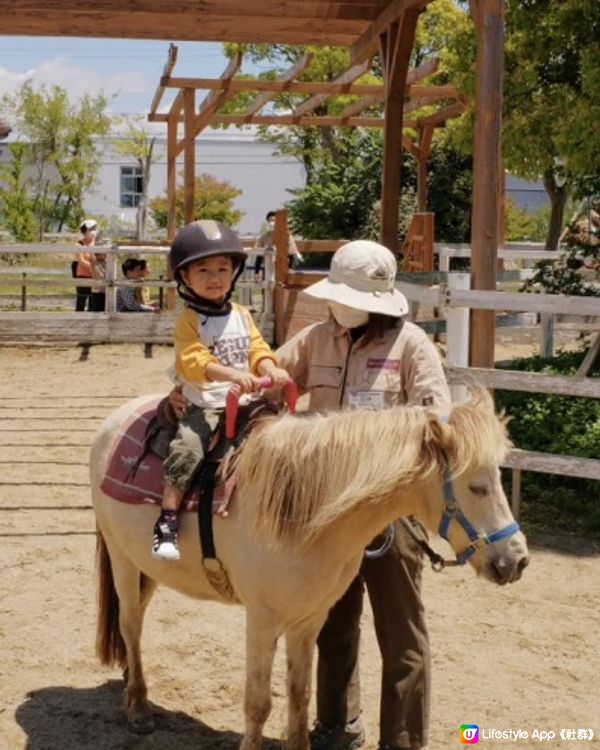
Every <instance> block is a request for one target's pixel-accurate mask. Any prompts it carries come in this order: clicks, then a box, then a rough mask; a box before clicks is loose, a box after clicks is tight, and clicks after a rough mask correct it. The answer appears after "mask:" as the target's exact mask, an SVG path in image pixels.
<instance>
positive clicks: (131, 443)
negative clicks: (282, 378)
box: [100, 398, 279, 515]
mask: <svg viewBox="0 0 600 750" xmlns="http://www.w3.org/2000/svg"><path fill="white" fill-rule="evenodd" d="M278 413H279V407H278V405H277V404H276V403H274V402H272V401H269V400H267V399H265V398H260V399H257V400H255V401H252V402H250V403H249V404H247V405H245V406H240V408H239V412H238V415H237V420H236V437H235V438H234V439H233V440H230V439H228V438H226V437H225V419H224V416H223V417H222V418H221V420H220V421H219V425H218V426H217V429H216V430H215V433H214V435H213V439H212V441H211V446H210V448H209V451H208V453H207V456H206V458H205V460H204V462H203V464H202V466H201V467H200V468H199V471H198V473H197V476H196V477H195V478H194V481H193V482H192V485H191V488H190V491H189V492H188V494H187V495H186V497H185V498H184V500H183V503H182V505H181V511H197V510H198V504H199V500H200V497H201V496H203V497H206V494H207V493H206V490H208V489H210V487H205V484H206V482H205V480H206V479H207V478H208V477H207V476H206V474H207V472H208V471H209V470H210V471H209V473H210V474H212V479H214V482H209V484H212V486H213V487H214V490H215V492H214V494H213V497H212V498H211V499H210V500H211V502H210V506H211V511H212V513H217V514H218V515H226V510H227V504H228V502H229V498H230V497H231V494H232V492H233V489H234V488H235V463H236V462H235V454H236V451H237V450H238V449H239V447H240V445H241V444H242V443H243V441H244V440H245V439H246V437H247V436H248V435H249V434H250V432H251V430H252V429H253V428H254V427H255V426H256V425H257V424H258V422H259V421H260V420H261V419H262V418H264V417H265V416H272V415H275V414H278ZM176 429H177V420H176V418H175V416H174V414H173V412H172V410H171V407H170V405H169V403H168V399H163V400H162V401H161V400H158V399H156V400H154V401H151V402H150V403H146V404H144V405H143V406H142V407H140V408H139V409H138V410H137V411H136V412H135V413H134V414H133V415H132V417H131V418H130V419H129V421H128V422H127V423H126V424H125V425H124V427H123V429H122V430H121V432H120V434H119V435H118V437H117V439H116V441H115V445H114V447H113V450H112V453H111V456H110V459H109V461H108V466H107V469H106V473H105V476H104V478H103V480H102V483H101V485H100V489H101V490H102V492H104V493H105V494H106V495H108V496H109V497H112V498H113V499H114V500H117V501H119V502H122V503H129V504H133V505H142V504H148V505H156V506H159V505H160V503H161V500H162V496H163V489H164V483H163V473H162V464H163V461H164V459H165V458H166V456H167V453H168V449H169V443H170V442H171V440H172V439H173V437H174V435H175V430H176ZM224 458H227V461H226V462H224V461H223V459H224ZM221 465H223V466H224V467H226V471H224V472H223V475H222V476H221V473H220V472H219V469H220V468H221Z"/></svg>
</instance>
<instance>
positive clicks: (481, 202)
mask: <svg viewBox="0 0 600 750" xmlns="http://www.w3.org/2000/svg"><path fill="white" fill-rule="evenodd" d="M471 11H472V14H473V17H474V20H475V29H476V33H477V61H476V86H475V93H476V97H475V100H476V107H475V150H474V158H473V210H472V228H471V246H472V253H471V287H472V288H473V289H493V290H495V289H496V264H497V255H498V253H497V249H498V238H499V209H498V196H499V181H500V175H499V161H500V160H499V158H498V154H499V153H500V138H501V130H502V81H503V72H504V0H471ZM495 329H496V314H495V312H494V311H493V310H473V312H472V313H471V354H470V364H471V365H472V366H474V367H493V366H494V339H495Z"/></svg>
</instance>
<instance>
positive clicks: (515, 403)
mask: <svg viewBox="0 0 600 750" xmlns="http://www.w3.org/2000/svg"><path fill="white" fill-rule="evenodd" d="M582 359H583V352H563V353H561V354H559V355H557V356H556V357H552V358H548V359H544V358H542V357H531V358H529V359H519V360H513V361H512V362H510V363H509V365H507V366H505V367H508V368H509V369H511V370H521V371H527V372H545V373H548V374H560V375H573V374H574V373H575V372H576V370H577V368H578V366H579V364H580V363H581V360H582ZM590 376H591V377H600V363H598V364H597V365H596V367H595V369H594V370H593V371H592V373H590ZM496 403H497V406H498V407H499V408H502V409H505V410H506V412H507V413H508V414H509V415H510V416H511V421H510V423H509V430H510V435H511V437H512V439H513V441H514V442H515V444H516V445H517V446H518V447H519V448H522V449H523V450H533V451H542V452H545V453H554V454H564V455H569V456H579V457H583V458H598V457H599V456H600V401H598V400H596V399H592V398H578V397H572V396H557V395H549V394H539V393H526V392H519V391H497V392H496ZM523 499H524V501H525V502H526V503H527V504H528V512H527V516H528V519H529V520H532V521H534V522H536V523H537V524H541V525H543V526H547V525H548V521H549V520H550V519H554V520H557V519H561V522H564V524H567V525H568V527H569V528H571V529H576V530H580V531H587V532H594V533H600V483H599V482H597V481H594V480H585V479H576V478H572V477H561V476H558V475H554V474H538V473H534V472H525V473H524V475H523ZM553 530H554V531H556V530H557V528H556V524H555V523H554V521H553Z"/></svg>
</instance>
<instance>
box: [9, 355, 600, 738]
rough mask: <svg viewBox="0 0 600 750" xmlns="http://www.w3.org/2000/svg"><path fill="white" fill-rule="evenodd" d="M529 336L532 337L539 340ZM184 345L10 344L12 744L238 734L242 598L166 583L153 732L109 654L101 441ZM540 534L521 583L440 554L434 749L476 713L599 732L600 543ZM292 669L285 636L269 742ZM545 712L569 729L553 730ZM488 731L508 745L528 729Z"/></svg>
mask: <svg viewBox="0 0 600 750" xmlns="http://www.w3.org/2000/svg"><path fill="white" fill-rule="evenodd" d="M509 343H510V342H509ZM522 347H523V351H522V352H521V351H520V350H519V353H523V354H526V353H527V342H525V343H524V344H522ZM506 353H507V354H508V349H507V350H506ZM510 353H511V354H513V353H516V352H515V349H514V348H512V349H511V351H510ZM171 356H172V351H171V350H170V349H168V348H165V347H154V353H153V357H152V358H146V357H145V356H144V349H143V346H141V345H140V346H95V347H93V348H92V349H91V351H90V352H89V356H88V357H87V359H86V358H85V357H82V350H81V349H80V348H77V347H74V346H69V347H64V348H58V347H55V348H51V349H49V348H41V347H29V348H24V347H21V348H19V347H13V348H6V347H0V373H1V379H0V465H1V472H0V519H1V521H0V534H1V536H2V538H1V541H0V568H1V570H2V571H3V574H2V576H1V577H0V750H18V749H19V748H27V750H83V749H84V748H85V749H86V750H87V749H88V748H89V749H92V750H108V749H109V748H110V749H111V750H112V749H113V748H136V749H138V748H139V749H140V750H146V749H148V750H149V749H151V748H152V749H158V748H161V750H171V749H173V750H175V749H176V750H192V749H193V750H198V749H199V748H206V749H208V748H215V749H218V750H234V749H235V748H236V747H237V745H238V742H239V739H240V733H241V731H242V726H243V724H242V687H243V678H244V635H243V633H244V613H243V611H242V610H241V609H239V608H235V607H225V606H223V605H217V604H211V603H203V602H195V601H191V600H187V599H185V598H183V597H181V596H179V595H176V594H174V593H173V592H170V591H167V590H162V591H161V592H159V594H158V595H157V596H156V597H155V599H154V601H153V602H152V604H151V606H150V610H149V613H148V617H147V620H146V629H145V635H144V656H145V665H146V670H147V677H148V682H149V688H150V696H151V698H152V700H153V701H154V703H155V705H156V710H157V715H158V721H157V723H158V729H157V731H156V733H155V734H154V735H152V736H149V737H143V738H138V737H135V736H131V735H129V734H128V733H127V731H126V729H125V725H124V721H123V716H122V713H121V710H120V691H121V683H120V681H119V677H120V675H119V674H118V672H117V671H110V670H106V669H104V668H101V667H100V666H99V665H98V664H97V662H96V661H95V657H94V628H95V625H94V621H95V579H94V537H93V529H94V521H93V516H92V513H91V511H90V510H89V502H90V498H89V490H88V485H87V466H86V461H87V452H88V447H89V444H90V441H91V438H92V435H93V433H94V430H95V429H96V428H97V426H98V425H99V422H100V420H101V419H102V418H104V417H105V416H106V415H107V414H108V413H109V412H110V411H111V410H112V409H113V408H114V407H115V406H117V405H118V404H120V403H121V402H122V401H123V400H125V399H127V398H130V397H133V396H136V395H139V394H140V393H144V392H156V391H166V389H167V387H168V383H167V379H166V376H165V375H164V372H165V369H166V367H167V366H168V365H169V364H170V362H171ZM500 356H502V352H501V353H500ZM80 506H84V507H83V509H81V508H80ZM531 541H532V542H533V543H532V563H531V565H530V567H529V569H528V570H527V571H526V574H525V576H524V578H523V580H522V581H521V582H520V583H518V584H516V585H514V586H510V587H505V588H495V587H494V586H492V585H491V584H489V583H486V582H484V581H480V580H478V579H476V578H475V576H474V575H473V573H472V571H471V570H452V571H447V572H445V573H442V574H434V573H432V572H430V571H427V575H426V579H425V601H426V605H427V609H428V623H429V628H430V633H431V641H432V649H433V696H432V713H431V743H430V748H431V750H442V749H444V750H445V748H453V747H458V746H459V738H458V727H459V725H460V724H463V723H476V724H478V725H479V726H480V728H481V731H483V730H486V732H488V733H489V730H491V729H500V730H508V729H513V730H519V729H521V730H525V731H527V732H528V733H529V738H528V739H526V740H521V741H518V742H516V743H514V745H515V746H517V747H519V748H522V749H523V750H525V749H526V750H529V749H530V748H538V747H540V746H542V747H547V748H564V749H565V750H566V749H567V748H575V747H586V746H594V747H595V746H597V740H594V742H593V743H590V742H588V741H585V740H579V741H577V740H570V741H569V740H568V741H560V739H559V738H558V733H559V732H560V730H561V729H574V730H577V729H586V730H589V729H590V728H592V729H593V730H594V732H595V733H596V735H600V689H599V688H598V671H599V667H600V656H599V654H600V608H599V605H598V592H599V591H600V587H599V586H600V584H599V583H598V581H599V579H600V549H599V548H597V547H594V546H591V545H589V544H587V545H586V544H580V543H579V542H578V540H571V541H570V543H569V544H568V545H565V544H564V543H563V542H561V543H560V544H559V543H557V539H534V540H531ZM437 546H438V548H440V549H441V545H440V544H438V545H437ZM363 625H364V627H363V632H364V638H363V644H362V657H361V664H362V679H363V709H364V719H365V723H366V725H367V731H368V740H367V744H366V748H367V750H373V749H374V748H375V747H376V744H377V720H378V694H379V685H378V683H379V655H378V650H377V646H376V643H375V640H374V635H373V628H372V618H371V614H370V612H369V611H367V612H366V613H365V616H364V623H363ZM283 671H284V661H283V657H282V654H281V653H279V654H278V659H277V665H276V670H275V679H274V710H273V712H272V715H271V718H270V719H269V722H268V725H267V728H266V734H267V737H269V738H270V741H269V742H267V748H268V750H274V748H275V747H279V744H278V742H277V741H278V739H279V738H280V737H281V735H282V730H283V726H284V703H285V700H284V677H283ZM313 713H314V711H313ZM536 729H537V730H538V731H545V732H556V733H557V738H555V739H553V740H550V741H544V742H541V741H538V740H537V739H534V738H532V736H531V735H532V733H533V732H534V730H536ZM480 745H481V746H483V747H489V748H495V749H497V750H505V749H506V748H508V747H511V746H513V743H512V742H511V741H510V740H491V739H487V740H482V741H481V742H480Z"/></svg>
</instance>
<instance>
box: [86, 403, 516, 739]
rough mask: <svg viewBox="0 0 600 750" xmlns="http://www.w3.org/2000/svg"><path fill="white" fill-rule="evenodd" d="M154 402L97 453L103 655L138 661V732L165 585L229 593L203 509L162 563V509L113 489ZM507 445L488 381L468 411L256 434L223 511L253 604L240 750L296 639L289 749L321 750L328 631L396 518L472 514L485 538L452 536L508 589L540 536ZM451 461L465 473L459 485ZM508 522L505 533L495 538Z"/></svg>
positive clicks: (264, 711) (129, 680)
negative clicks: (320, 646)
mask: <svg viewBox="0 0 600 750" xmlns="http://www.w3.org/2000/svg"><path fill="white" fill-rule="evenodd" d="M146 400H148V399H138V400H136V401H133V402H131V403H128V404H127V405H125V406H123V407H121V408H120V409H119V410H118V411H117V412H115V413H114V414H113V415H112V416H110V417H109V418H108V419H107V421H106V422H105V423H104V425H103V427H102V428H101V430H100V432H99V434H98V436H97V437H96V439H95V441H94V444H93V446H92V453H91V485H92V493H93V502H94V508H95V511H96V516H97V521H98V529H99V537H98V541H99V560H100V569H99V575H100V614H99V624H98V653H99V656H100V658H101V660H102V661H103V662H104V663H106V664H110V663H118V664H120V665H122V666H126V667H127V672H126V687H125V705H126V711H127V717H128V721H129V726H130V727H131V728H132V729H133V730H135V731H139V732H147V731H151V730H152V728H153V720H152V713H151V709H150V706H149V704H148V701H147V691H146V684H145V681H144V676H143V672H142V664H141V654H140V636H141V630H142V620H143V616H144V611H145V609H146V607H147V605H148V602H149V601H150V598H151V596H152V594H153V592H154V590H155V588H156V586H157V584H164V585H166V586H169V587H171V588H173V589H176V590H178V591H180V592H181V593H183V594H187V595H189V596H192V597H196V598H199V599H217V600H219V595H218V594H217V593H216V592H215V590H213V589H212V587H211V586H210V584H209V583H208V581H207V578H206V575H205V572H204V568H203V565H202V560H201V554H200V550H199V545H198V530H197V523H196V519H195V517H194V514H191V513H185V514H182V532H181V548H182V555H181V561H179V562H176V563H175V562H168V563H166V562H162V561H156V560H153V559H152V557H151V554H150V547H151V538H152V527H153V524H154V521H155V519H156V515H157V511H156V509H153V508H151V507H148V506H137V505H126V504H123V503H119V502H116V501H114V500H112V499H110V498H109V497H107V496H106V495H104V494H103V493H102V492H101V491H100V489H99V485H100V483H101V480H102V476H103V473H104V470H105V467H106V465H107V460H108V456H109V453H110V450H111V445H112V443H113V441H114V439H115V437H116V435H117V434H118V432H119V430H120V428H121V427H122V425H123V423H124V422H125V421H126V420H127V419H128V418H129V417H130V415H131V414H132V413H133V411H134V410H135V409H137V408H139V406H140V405H141V404H142V403H144V402H145V401H146ZM508 447H509V443H508V440H507V436H506V431H505V427H504V424H503V422H502V421H501V420H499V419H498V418H497V417H496V416H495V415H494V411H493V405H492V401H491V398H490V397H489V396H488V394H487V393H486V392H483V391H482V392H479V393H478V394H477V395H476V397H475V398H474V400H472V401H471V402H469V403H467V404H464V405H461V406H456V407H455V408H454V409H453V410H452V413H451V415H450V418H449V421H448V423H442V422H441V421H440V420H438V419H437V418H436V417H434V416H431V415H426V413H425V412H424V411H423V409H421V408H414V407H401V408H393V409H388V410H383V411H353V412H341V413H334V414H331V415H328V416H311V417H304V418H298V417H292V416H287V417H283V418H281V419H275V420H273V421H272V422H271V423H270V424H269V425H268V426H266V427H265V428H264V429H263V430H262V431H260V432H259V433H255V434H253V435H252V436H251V437H250V438H249V440H248V442H247V444H246V446H245V448H244V450H243V452H242V456H241V459H240V461H239V466H238V472H239V478H238V484H237V489H236V492H235V495H234V498H233V499H232V503H231V511H230V515H229V517H228V518H219V517H215V518H214V534H215V543H216V549H217V554H218V556H219V558H220V559H221V561H222V562H223V565H224V567H225V569H226V571H227V573H228V576H229V579H230V582H231V585H232V587H233V590H234V591H235V595H236V596H237V598H238V599H239V601H240V602H241V604H243V605H244V606H245V607H246V610H247V632H246V642H247V656H246V659H247V664H246V694H245V695H246V697H245V705H244V712H245V734H244V737H243V740H242V743H241V746H240V748H241V750H258V748H260V746H261V738H262V729H263V725H264V723H265V721H266V719H267V716H268V714H269V710H270V700H271V699H270V682H271V669H272V663H273V656H274V652H275V647H276V644H277V640H278V638H279V637H280V636H281V635H285V638H286V646H287V664H288V680H287V686H288V727H287V747H288V748H289V750H308V748H309V739H308V703H309V694H310V674H311V660H312V656H313V651H314V646H315V641H316V637H317V634H318V632H319V630H320V628H321V626H322V624H323V622H324V620H325V617H326V615H327V612H328V610H329V608H330V607H331V606H332V604H334V602H335V601H336V600H337V599H338V598H339V597H340V596H341V595H342V594H343V593H344V591H345V590H346V589H347V587H348V585H349V584H350V582H351V581H352V579H353V578H354V577H355V575H356V574H357V571H358V568H359V566H360V563H361V560H362V557H363V550H364V548H365V547H366V546H367V545H368V543H369V542H370V541H371V540H372V539H373V538H374V537H375V536H376V535H377V534H378V533H379V532H380V531H381V530H382V529H383V528H384V527H385V526H386V525H387V524H389V523H390V522H391V521H393V520H395V519H397V518H398V517H400V516H403V515H407V514H415V515H417V516H418V517H419V518H420V519H421V520H422V522H423V523H424V524H425V526H426V527H427V528H429V529H430V530H432V531H434V532H435V531H436V530H437V529H438V527H439V525H440V519H441V518H442V514H443V512H444V509H446V511H448V508H450V510H451V511H452V512H451V513H450V516H448V515H447V519H446V520H448V518H450V520H452V519H454V518H456V517H457V516H456V512H457V510H458V508H460V510H462V513H463V514H464V516H465V517H466V518H467V519H468V520H469V522H470V525H471V527H472V529H473V528H474V529H475V530H476V534H477V535H478V539H476V540H475V541H473V540H472V539H471V540H470V539H469V538H468V537H467V534H466V533H465V531H464V530H463V528H462V527H461V526H460V525H459V524H458V523H450V526H449V528H448V535H447V536H448V539H449V541H450V544H451V545H452V547H453V548H454V550H455V551H456V552H457V553H461V552H464V550H465V549H468V553H471V552H472V553H473V554H472V557H471V558H470V562H471V564H472V565H473V567H474V568H475V570H476V571H477V572H478V573H480V574H481V575H483V576H484V577H486V578H488V579H489V580H491V581H493V582H495V583H506V582H511V581H515V580H517V579H518V578H519V577H520V575H521V571H522V569H523V568H524V567H525V565H526V564H527V560H528V557H527V555H528V552H527V546H526V542H525V538H524V537H523V535H522V534H521V533H520V532H519V531H518V527H515V526H513V525H512V523H513V519H512V516H511V513H510V510H509V507H508V504H507V502H506V498H505V495H504V492H503V490H502V486H501V484H500V475H499V470H498V464H499V463H500V462H501V460H502V458H503V456H504V454H505V452H506V450H507V448H508ZM448 470H449V472H450V474H451V476H452V482H451V483H449V482H446V483H444V475H445V474H446V473H447V472H448ZM453 508H454V510H453ZM500 529H504V532H502V534H501V535H504V538H502V539H500V540H499V541H493V539H494V532H497V531H498V530H500ZM505 532H506V533H507V534H510V535H509V536H506V533H505ZM496 536H497V535H496ZM490 542H493V543H490ZM109 558H110V559H109Z"/></svg>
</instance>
